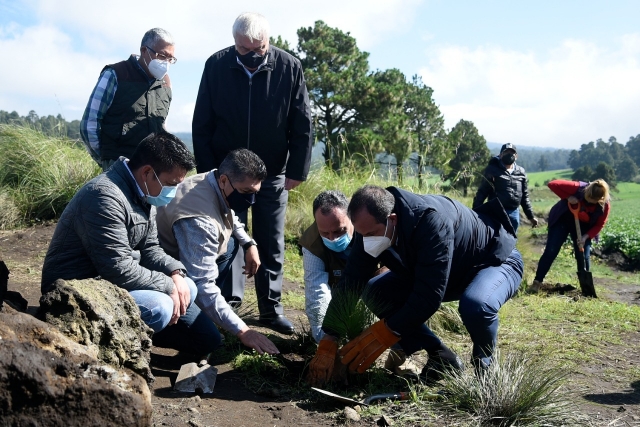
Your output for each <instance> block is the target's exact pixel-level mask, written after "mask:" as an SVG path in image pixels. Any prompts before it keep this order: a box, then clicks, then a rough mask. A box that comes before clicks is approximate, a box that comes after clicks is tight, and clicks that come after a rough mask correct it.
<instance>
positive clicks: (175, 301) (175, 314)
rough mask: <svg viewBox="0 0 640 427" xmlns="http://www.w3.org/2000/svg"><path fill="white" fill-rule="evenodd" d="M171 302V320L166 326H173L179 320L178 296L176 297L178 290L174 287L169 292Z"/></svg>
mask: <svg viewBox="0 0 640 427" xmlns="http://www.w3.org/2000/svg"><path fill="white" fill-rule="evenodd" d="M169 296H170V297H171V300H172V301H173V313H172V314H171V320H169V324H168V325H167V326H171V325H175V324H176V322H177V321H178V319H179V318H180V296H179V295H178V288H177V287H176V286H175V285H174V286H173V291H172V292H171V295H169Z"/></svg>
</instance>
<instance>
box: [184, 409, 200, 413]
mask: <svg viewBox="0 0 640 427" xmlns="http://www.w3.org/2000/svg"><path fill="white" fill-rule="evenodd" d="M187 410H188V411H189V412H193V413H194V414H199V413H200V412H199V411H198V410H197V409H196V408H189V409H187Z"/></svg>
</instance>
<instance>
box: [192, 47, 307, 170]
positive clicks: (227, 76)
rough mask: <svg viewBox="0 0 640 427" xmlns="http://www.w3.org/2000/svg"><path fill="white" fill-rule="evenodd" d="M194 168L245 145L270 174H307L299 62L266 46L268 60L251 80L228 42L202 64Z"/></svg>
mask: <svg viewBox="0 0 640 427" xmlns="http://www.w3.org/2000/svg"><path fill="white" fill-rule="evenodd" d="M192 136H193V150H194V153H195V157H196V161H197V162H198V172H199V173H202V172H208V171H210V170H211V169H213V168H217V167H219V166H220V162H222V160H224V158H225V156H226V155H227V154H228V153H229V152H230V151H232V150H235V149H238V148H248V149H249V150H251V151H253V152H255V153H256V154H257V155H258V156H259V157H260V158H261V159H262V161H263V162H264V164H265V166H266V167H267V174H268V175H269V176H277V175H280V174H282V173H283V172H285V170H286V174H285V175H286V177H287V178H291V179H295V180H297V181H304V180H305V179H307V173H308V172H309V165H310V161H311V146H312V144H313V140H312V137H311V111H310V107H309V94H308V93H307V87H306V84H305V80H304V75H303V73H302V66H301V65H300V61H299V60H297V59H296V58H294V57H293V56H292V55H289V54H288V53H287V52H285V51H283V50H280V49H278V48H276V47H273V46H270V47H269V57H268V58H267V63H266V64H265V65H264V66H263V67H262V68H260V69H259V70H258V71H256V72H255V73H254V74H253V76H252V78H251V79H250V78H249V76H248V75H247V73H246V71H245V69H244V68H243V67H242V65H240V64H238V62H237V60H236V49H235V47H233V46H231V47H228V48H226V49H223V50H221V51H219V52H217V53H214V54H213V55H211V57H210V58H209V59H208V60H207V62H206V64H205V66H204V72H203V73H202V80H201V81H200V89H199V90H198V98H197V99H196V106H195V110H194V112H193V135H192Z"/></svg>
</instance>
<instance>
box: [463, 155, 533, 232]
mask: <svg viewBox="0 0 640 427" xmlns="http://www.w3.org/2000/svg"><path fill="white" fill-rule="evenodd" d="M517 158H518V152H517V151H516V146H515V145H513V144H511V143H507V144H504V145H503V146H502V148H501V149H500V154H499V155H497V156H496V157H493V158H492V159H491V160H490V161H489V165H488V166H487V168H486V169H485V170H484V177H483V179H482V183H481V184H480V187H478V192H477V193H476V197H475V198H474V199H473V208H474V209H475V208H477V207H478V206H480V205H482V204H483V203H484V201H485V200H486V199H487V198H488V199H489V200H491V199H495V198H498V199H499V200H500V202H501V203H502V206H504V210H505V211H507V215H509V219H511V224H513V228H514V230H515V231H516V232H517V231H518V226H519V225H520V210H519V209H520V206H522V209H523V210H524V214H525V215H526V216H527V218H528V219H529V221H531V225H532V226H533V227H535V226H537V225H538V220H537V219H536V218H535V216H534V215H533V210H532V208H531V201H530V200H529V190H528V189H527V174H526V172H525V171H524V168H523V167H521V166H518V165H516V160H517Z"/></svg>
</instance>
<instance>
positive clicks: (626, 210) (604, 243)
mask: <svg viewBox="0 0 640 427" xmlns="http://www.w3.org/2000/svg"><path fill="white" fill-rule="evenodd" d="M618 190H619V191H618V192H617V193H615V194H614V196H613V201H612V203H611V212H610V214H609V220H608V221H607V224H606V225H605V226H604V228H603V229H602V232H600V242H599V243H598V246H601V247H602V248H603V249H604V250H606V251H616V250H617V251H620V252H622V253H623V254H624V255H625V256H627V257H628V258H629V259H630V260H631V261H633V262H640V217H638V214H637V213H638V211H639V210H640V184H635V183H620V184H618Z"/></svg>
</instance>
